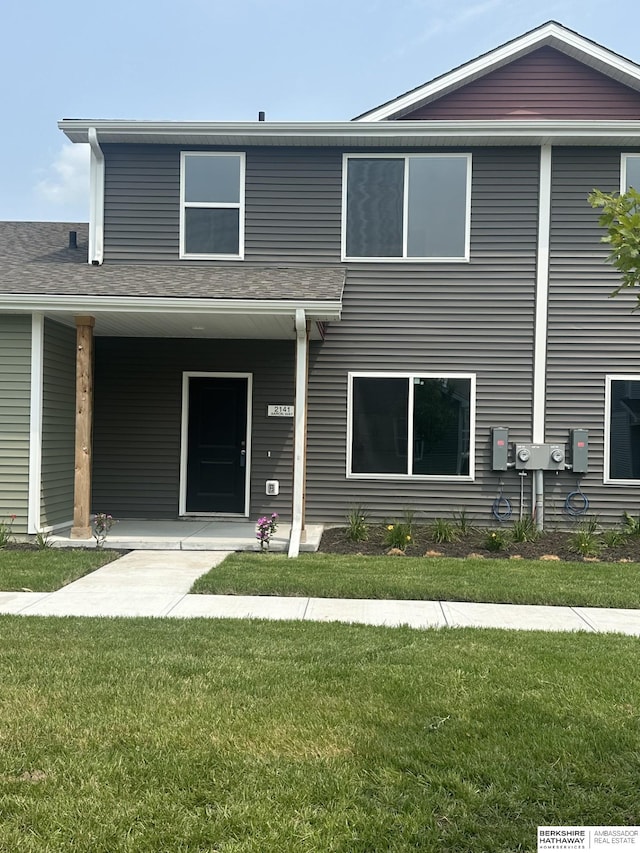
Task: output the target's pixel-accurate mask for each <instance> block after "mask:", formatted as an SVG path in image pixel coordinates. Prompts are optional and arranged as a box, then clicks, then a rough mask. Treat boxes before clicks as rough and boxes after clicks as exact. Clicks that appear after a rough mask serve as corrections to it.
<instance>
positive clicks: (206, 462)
mask: <svg viewBox="0 0 640 853" xmlns="http://www.w3.org/2000/svg"><path fill="white" fill-rule="evenodd" d="M247 381H248V380H247V379H238V378H235V377H213V376H206V377H204V376H202V377H201V376H191V377H190V378H189V428H188V450H187V505H186V509H187V512H221V513H227V512H228V513H244V511H245V481H246V477H245V475H246V465H247V455H246V440H247Z"/></svg>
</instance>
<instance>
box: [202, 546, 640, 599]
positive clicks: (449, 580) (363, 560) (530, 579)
mask: <svg viewBox="0 0 640 853" xmlns="http://www.w3.org/2000/svg"><path fill="white" fill-rule="evenodd" d="M639 580H640V567H639V566H638V565H637V564H636V563H564V562H548V563H547V562H544V561H540V560H504V559H497V560H491V559H484V560H474V559H464V560H461V559H454V558H445V557H438V558H423V559H421V558H412V559H404V558H402V557H362V556H342V555H334V554H301V555H300V557H298V559H297V560H288V559H287V558H286V557H285V556H283V555H279V554H250V553H239V554H233V555H231V556H230V557H228V558H227V559H226V560H224V562H223V563H221V564H220V565H219V566H218V567H217V568H215V569H212V570H211V571H210V572H208V573H207V574H205V575H203V576H202V577H201V578H199V579H198V580H197V581H196V582H195V584H194V586H193V589H192V592H198V593H209V594H212V593H218V594H228V595H305V596H307V595H308V596H313V597H317V598H392V599H418V600H422V599H431V600H438V599H440V600H449V601H485V602H504V603H511V604H559V605H572V606H583V607H589V606H591V607H631V608H635V607H640V583H639V582H638V581H639Z"/></svg>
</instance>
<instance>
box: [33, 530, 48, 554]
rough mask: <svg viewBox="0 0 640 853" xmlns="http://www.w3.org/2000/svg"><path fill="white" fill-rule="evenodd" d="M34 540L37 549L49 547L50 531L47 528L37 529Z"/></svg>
mask: <svg viewBox="0 0 640 853" xmlns="http://www.w3.org/2000/svg"><path fill="white" fill-rule="evenodd" d="M35 541H36V548H37V549H38V551H44V550H45V549H46V548H51V545H52V543H51V532H50V531H48V530H47V531H45V530H38V532H37V533H36V540H35Z"/></svg>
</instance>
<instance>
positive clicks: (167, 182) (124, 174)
mask: <svg viewBox="0 0 640 853" xmlns="http://www.w3.org/2000/svg"><path fill="white" fill-rule="evenodd" d="M180 150H181V149H180V148H179V147H177V146H153V145H129V146H128V145H105V146H104V151H105V158H106V164H107V165H106V177H105V258H106V260H107V261H163V262H170V261H176V262H178V261H179V258H178V254H179V227H180ZM341 172H342V156H341V154H340V152H336V151H320V150H318V151H308V150H306V151H301V150H299V149H285V150H282V149H263V150H260V151H252V150H250V151H248V152H247V156H246V191H245V195H246V209H245V259H246V261H249V262H251V261H254V262H259V263H263V262H269V261H275V262H277V263H278V264H281V265H282V264H287V263H295V262H307V263H309V262H313V263H319V262H322V261H331V262H335V261H339V260H340V196H341Z"/></svg>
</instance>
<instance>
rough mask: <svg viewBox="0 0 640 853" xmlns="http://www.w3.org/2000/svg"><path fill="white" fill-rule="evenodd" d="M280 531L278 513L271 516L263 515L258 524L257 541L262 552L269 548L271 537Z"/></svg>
mask: <svg viewBox="0 0 640 853" xmlns="http://www.w3.org/2000/svg"><path fill="white" fill-rule="evenodd" d="M277 529H278V513H277V512H272V513H271V515H270V516H267V515H263V516H262V518H259V519H258V523H257V524H256V539H257V540H258V542H259V543H260V550H261V551H264V550H265V548H268V547H269V542H271V537H272V536H273V534H274V533H275V532H276V530H277Z"/></svg>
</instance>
